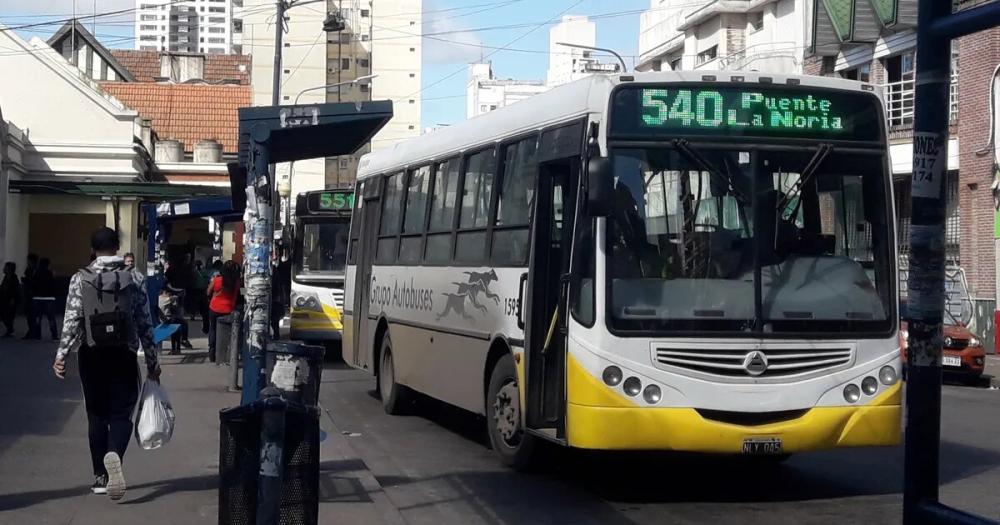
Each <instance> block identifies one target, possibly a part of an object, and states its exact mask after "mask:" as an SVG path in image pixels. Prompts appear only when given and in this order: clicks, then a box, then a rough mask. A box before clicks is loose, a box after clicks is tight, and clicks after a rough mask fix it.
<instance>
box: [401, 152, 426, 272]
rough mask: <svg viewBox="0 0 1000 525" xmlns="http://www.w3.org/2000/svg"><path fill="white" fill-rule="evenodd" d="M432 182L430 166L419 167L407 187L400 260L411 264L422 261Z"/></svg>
mask: <svg viewBox="0 0 1000 525" xmlns="http://www.w3.org/2000/svg"><path fill="white" fill-rule="evenodd" d="M430 183H431V167H430V166H424V167H422V168H418V169H416V170H414V171H412V172H411V173H410V179H409V184H408V185H407V188H406V210H405V211H404V212H403V237H402V239H400V241H399V262H402V263H409V264H413V263H418V262H420V255H421V253H422V252H421V247H422V246H423V242H424V237H423V233H424V221H425V219H426V217H427V193H428V189H429V186H430Z"/></svg>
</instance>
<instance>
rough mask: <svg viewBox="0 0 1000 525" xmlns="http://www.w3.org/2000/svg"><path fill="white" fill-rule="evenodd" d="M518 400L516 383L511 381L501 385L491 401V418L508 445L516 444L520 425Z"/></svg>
mask: <svg viewBox="0 0 1000 525" xmlns="http://www.w3.org/2000/svg"><path fill="white" fill-rule="evenodd" d="M519 405H520V403H519V401H518V394H517V383H515V382H513V381H511V382H509V383H507V384H506V385H504V386H503V388H501V389H500V391H499V392H497V397H496V399H495V400H494V401H493V420H494V421H495V422H496V427H497V432H499V433H500V437H501V438H502V439H503V440H504V443H506V444H507V445H509V446H516V445H517V439H516V438H517V434H518V431H519V430H520V427H521V407H520V406H519Z"/></svg>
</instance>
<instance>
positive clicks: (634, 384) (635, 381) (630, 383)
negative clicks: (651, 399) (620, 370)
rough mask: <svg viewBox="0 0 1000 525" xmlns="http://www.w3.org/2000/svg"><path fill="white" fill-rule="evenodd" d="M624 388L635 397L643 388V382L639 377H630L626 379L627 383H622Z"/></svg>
mask: <svg viewBox="0 0 1000 525" xmlns="http://www.w3.org/2000/svg"><path fill="white" fill-rule="evenodd" d="M622 390H624V391H625V393H626V394H628V395H630V396H632V397H635V396H637V395H639V392H640V391H641V390H642V383H641V382H640V381H639V378H638V377H630V378H628V379H626V380H625V384H623V385H622Z"/></svg>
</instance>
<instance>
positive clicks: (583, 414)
mask: <svg viewBox="0 0 1000 525" xmlns="http://www.w3.org/2000/svg"><path fill="white" fill-rule="evenodd" d="M567 408H568V410H567V414H566V422H567V426H566V427H567V437H568V442H569V445H570V446H573V447H578V448H586V449H602V450H676V451H690V452H708V453H721V454H739V453H741V452H742V447H743V442H744V440H747V439H755V438H779V439H781V442H782V450H783V452H785V453H792V452H805V451H810V450H822V449H830V448H837V447H862V446H890V445H896V444H898V443H899V439H900V434H901V428H900V414H901V409H900V406H899V405H898V404H895V405H878V406H872V405H866V406H858V407H817V408H813V409H811V410H809V411H808V412H806V413H805V414H804V415H803V416H801V417H799V418H797V419H793V420H789V421H782V422H779V423H771V424H767V425H755V426H743V425H734V424H730V423H724V422H720V421H714V420H710V419H706V418H704V417H703V416H702V415H701V414H699V413H698V411H696V410H695V409H693V408H644V407H643V408H639V407H636V408H624V407H594V406H583V405H575V404H572V403H570V404H568V407H567Z"/></svg>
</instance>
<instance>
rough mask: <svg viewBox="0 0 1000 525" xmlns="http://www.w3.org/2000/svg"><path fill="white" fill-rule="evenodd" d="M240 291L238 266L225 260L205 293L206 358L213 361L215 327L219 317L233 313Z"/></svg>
mask: <svg viewBox="0 0 1000 525" xmlns="http://www.w3.org/2000/svg"><path fill="white" fill-rule="evenodd" d="M239 292H240V267H239V265H238V264H236V262H235V261H227V262H226V264H225V265H223V266H222V272H221V273H220V274H219V275H216V276H215V277H213V278H212V282H210V283H209V285H208V289H207V290H205V295H207V296H208V359H209V361H211V362H213V363H214V362H215V329H216V326H217V325H218V321H219V317H220V316H223V315H229V314H231V313H233V309H235V308H236V299H237V297H238V296H239Z"/></svg>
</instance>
